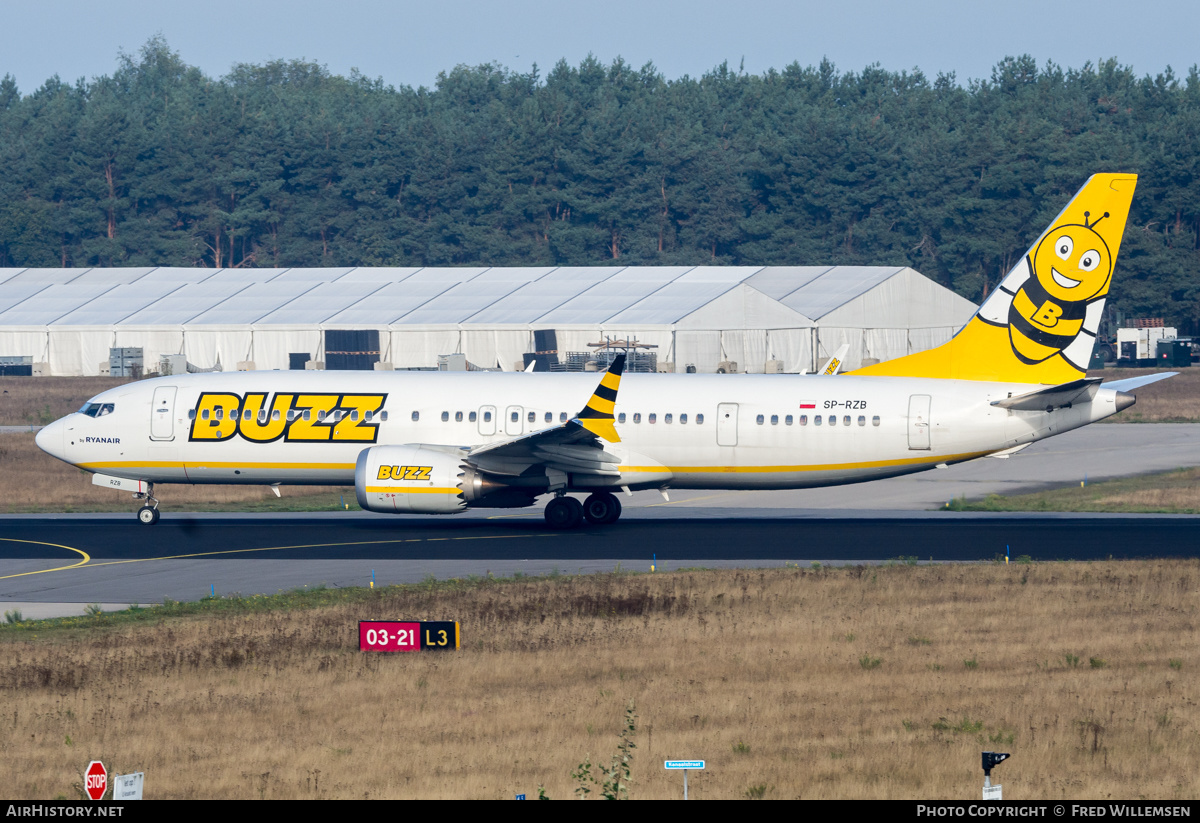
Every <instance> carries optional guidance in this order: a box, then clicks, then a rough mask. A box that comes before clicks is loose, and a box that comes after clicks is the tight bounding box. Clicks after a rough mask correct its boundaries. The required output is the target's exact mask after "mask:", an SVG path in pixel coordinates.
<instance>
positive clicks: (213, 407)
mask: <svg viewBox="0 0 1200 823" xmlns="http://www.w3.org/2000/svg"><path fill="white" fill-rule="evenodd" d="M386 400H387V394H326V393H313V392H305V393H299V392H297V393H294V394H292V393H285V392H276V393H275V394H274V395H269V394H267V393H266V392H246V393H245V394H235V393H233V392H204V393H202V394H201V395H200V399H199V400H198V401H197V402H196V407H195V408H194V409H192V410H191V411H190V412H189V413H188V416H189V417H191V418H192V422H191V430H190V431H189V432H188V440H191V441H206V442H213V441H221V440H230V439H232V438H233V437H235V436H236V437H240V438H242V439H243V440H248V441H250V442H251V443H271V442H274V441H276V440H280V439H282V440H284V441H285V442H289V443H291V442H302V443H347V442H349V443H374V442H375V441H376V439H377V438H378V437H379V422H380V421H381V420H382V419H385V418H384V417H383V415H384V414H386V413H384V412H383V411H382V410H383V404H384V402H385V401H386Z"/></svg>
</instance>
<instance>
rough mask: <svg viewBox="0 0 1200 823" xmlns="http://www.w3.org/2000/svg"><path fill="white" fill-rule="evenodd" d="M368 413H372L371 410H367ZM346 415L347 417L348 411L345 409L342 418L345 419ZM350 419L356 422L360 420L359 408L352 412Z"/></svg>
mask: <svg viewBox="0 0 1200 823" xmlns="http://www.w3.org/2000/svg"><path fill="white" fill-rule="evenodd" d="M367 414H370V412H367ZM345 417H346V412H344V411H343V412H342V419H345ZM350 419H351V420H353V421H354V422H356V423H357V422H358V409H355V410H354V411H352V412H350Z"/></svg>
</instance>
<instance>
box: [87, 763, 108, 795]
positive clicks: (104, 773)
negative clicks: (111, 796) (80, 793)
mask: <svg viewBox="0 0 1200 823" xmlns="http://www.w3.org/2000/svg"><path fill="white" fill-rule="evenodd" d="M83 788H84V791H86V792H87V796H88V797H90V798H92V800H99V799H100V798H102V797H104V792H105V790H106V789H108V769H106V768H104V764H103V763H101V762H100V761H99V760H93V761H92V762H91V763H88V767H87V771H86V772H84V775H83Z"/></svg>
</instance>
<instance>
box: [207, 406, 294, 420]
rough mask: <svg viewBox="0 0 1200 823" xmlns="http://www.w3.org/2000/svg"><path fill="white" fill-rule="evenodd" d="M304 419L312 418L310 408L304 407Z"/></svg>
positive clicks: (219, 411) (219, 413)
mask: <svg viewBox="0 0 1200 823" xmlns="http://www.w3.org/2000/svg"><path fill="white" fill-rule="evenodd" d="M220 415H221V410H220V409H217V416H218V417H219V416H220ZM304 419H305V420H312V410H311V409H305V410H304Z"/></svg>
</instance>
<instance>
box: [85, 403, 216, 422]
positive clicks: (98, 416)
mask: <svg viewBox="0 0 1200 823" xmlns="http://www.w3.org/2000/svg"><path fill="white" fill-rule="evenodd" d="M213 415H214V416H215V417H216V418H217V419H218V420H223V419H224V418H225V409H223V408H221V407H220V406H217V410H216V411H215V412H214V413H213ZM96 416H97V417H99V416H100V415H98V414H97V415H96Z"/></svg>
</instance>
